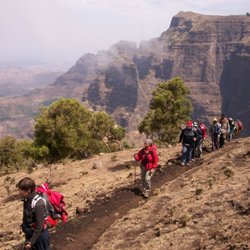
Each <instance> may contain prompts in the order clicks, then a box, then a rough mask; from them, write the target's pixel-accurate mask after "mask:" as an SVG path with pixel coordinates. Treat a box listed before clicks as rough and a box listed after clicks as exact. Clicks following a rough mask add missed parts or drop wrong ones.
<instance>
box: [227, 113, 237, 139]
mask: <svg viewBox="0 0 250 250" xmlns="http://www.w3.org/2000/svg"><path fill="white" fill-rule="evenodd" d="M228 122H229V133H228V141H232V139H233V135H234V131H235V129H236V125H235V122H234V120H233V118H232V117H230V118H229V119H228Z"/></svg>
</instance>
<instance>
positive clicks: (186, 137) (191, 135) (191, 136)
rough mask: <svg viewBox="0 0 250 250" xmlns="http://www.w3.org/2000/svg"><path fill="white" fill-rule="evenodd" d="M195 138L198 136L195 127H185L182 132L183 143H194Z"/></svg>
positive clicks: (181, 140) (181, 139)
mask: <svg viewBox="0 0 250 250" xmlns="http://www.w3.org/2000/svg"><path fill="white" fill-rule="evenodd" d="M195 138H197V133H196V131H194V129H188V128H185V129H183V130H182V132H181V135H180V142H182V144H187V145H194V143H195Z"/></svg>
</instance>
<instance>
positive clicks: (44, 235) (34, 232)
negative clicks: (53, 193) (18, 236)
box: [17, 177, 49, 250]
mask: <svg viewBox="0 0 250 250" xmlns="http://www.w3.org/2000/svg"><path fill="white" fill-rule="evenodd" d="M17 188H18V189H19V193H20V195H21V197H22V198H23V202H24V203H23V223H22V225H21V228H22V231H23V232H24V234H25V237H26V241H25V244H24V249H37V250H48V249H49V232H48V229H47V226H46V224H45V223H44V218H45V217H46V216H47V209H46V207H45V203H44V202H43V200H38V201H37V202H36V205H35V207H34V208H32V202H34V199H35V197H36V196H37V193H36V191H35V189H36V184H35V182H34V180H32V179H31V178H29V177H25V178H23V179H22V180H20V181H19V182H18V184H17Z"/></svg>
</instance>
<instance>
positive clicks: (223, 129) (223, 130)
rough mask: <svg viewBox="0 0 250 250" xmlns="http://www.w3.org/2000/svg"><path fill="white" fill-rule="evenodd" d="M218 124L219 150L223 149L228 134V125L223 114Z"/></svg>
mask: <svg viewBox="0 0 250 250" xmlns="http://www.w3.org/2000/svg"><path fill="white" fill-rule="evenodd" d="M219 122H220V124H221V134H220V139H219V145H220V148H223V146H224V144H225V139H226V138H227V135H228V133H229V123H228V119H227V118H226V116H225V115H224V114H222V115H221V118H220V121H219Z"/></svg>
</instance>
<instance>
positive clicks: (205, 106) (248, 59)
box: [0, 12, 250, 136]
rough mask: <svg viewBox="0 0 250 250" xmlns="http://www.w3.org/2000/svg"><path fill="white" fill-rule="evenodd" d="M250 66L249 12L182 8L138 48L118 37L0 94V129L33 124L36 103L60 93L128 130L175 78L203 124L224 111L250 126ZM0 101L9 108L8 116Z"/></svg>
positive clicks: (24, 131) (134, 127)
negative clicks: (40, 84) (48, 77)
mask: <svg viewBox="0 0 250 250" xmlns="http://www.w3.org/2000/svg"><path fill="white" fill-rule="evenodd" d="M249 68H250V17H248V16H207V15H200V14H196V13H192V12H180V13H178V14H177V15H176V16H174V17H173V19H172V21H171V24H170V28H169V29H168V30H167V31H165V32H163V33H162V34H161V36H160V37H158V38H155V39H152V40H150V41H144V42H141V44H140V45H139V48H137V46H136V44H135V43H133V42H126V41H120V42H118V43H117V44H115V45H113V46H112V47H111V48H110V49H109V50H108V51H101V52H99V53H97V54H96V55H93V54H86V55H84V56H83V57H81V58H80V59H79V60H78V61H77V62H76V64H75V65H74V66H73V67H72V68H70V69H69V70H68V71H67V72H66V73H65V74H63V75H61V76H60V77H58V78H57V79H56V81H55V82H54V83H53V84H51V85H49V86H47V87H45V88H44V89H43V90H40V91H34V92H32V93H31V94H30V95H29V96H26V97H20V98H15V99H13V98H12V99H11V98H9V99H8V100H6V99H5V98H3V99H0V104H1V105H0V117H2V118H1V119H2V129H1V128H0V133H1V131H2V134H5V133H7V132H10V131H9V129H6V128H10V127H11V128H12V130H15V129H17V128H19V129H20V124H23V123H27V124H28V123H29V124H30V123H31V117H32V115H33V114H34V113H35V112H36V111H37V108H38V106H39V105H41V104H49V103H50V102H51V101H52V100H55V99H57V98H60V97H74V98H77V99H78V100H81V101H83V102H84V103H85V104H86V105H87V106H89V107H91V108H93V109H94V110H106V111H107V112H109V113H110V114H113V115H114V117H115V118H116V120H117V121H118V122H119V123H120V124H121V125H123V126H125V127H127V128H128V129H129V131H133V130H136V128H137V124H138V122H139V121H140V120H141V118H142V117H143V116H144V114H145V112H146V111H147V110H148V104H149V101H150V98H151V92H152V90H153V89H154V87H155V86H156V85H157V84H158V83H159V82H161V81H164V80H168V79H170V78H172V77H175V76H181V77H183V78H184V80H185V83H186V85H187V86H188V87H189V88H190V90H191V95H190V97H191V99H192V102H193V105H194V112H193V119H195V120H202V121H205V122H207V123H208V122H210V120H211V119H212V118H213V117H214V116H219V115H220V114H221V112H224V113H225V114H226V115H228V116H232V117H234V118H239V119H241V120H242V121H243V122H244V123H245V124H246V128H247V129H248V131H250V117H249V114H250V99H249V93H250V77H249V76H250V73H249ZM2 103H3V105H2ZM7 103H8V104H7ZM11 103H12V104H11ZM4 105H7V106H8V108H9V109H10V112H8V113H7V115H6V116H4V113H5V114H6V111H5V109H4V108H3V107H4ZM13 105H14V106H13ZM27 107H28V110H27ZM23 111H25V112H26V114H25V112H23ZM6 124H7V125H6ZM10 124H11V126H10ZM28 129H30V125H29V126H25V129H21V131H20V133H16V134H19V136H25V133H27V130H28ZM248 134H249V132H248Z"/></svg>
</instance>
